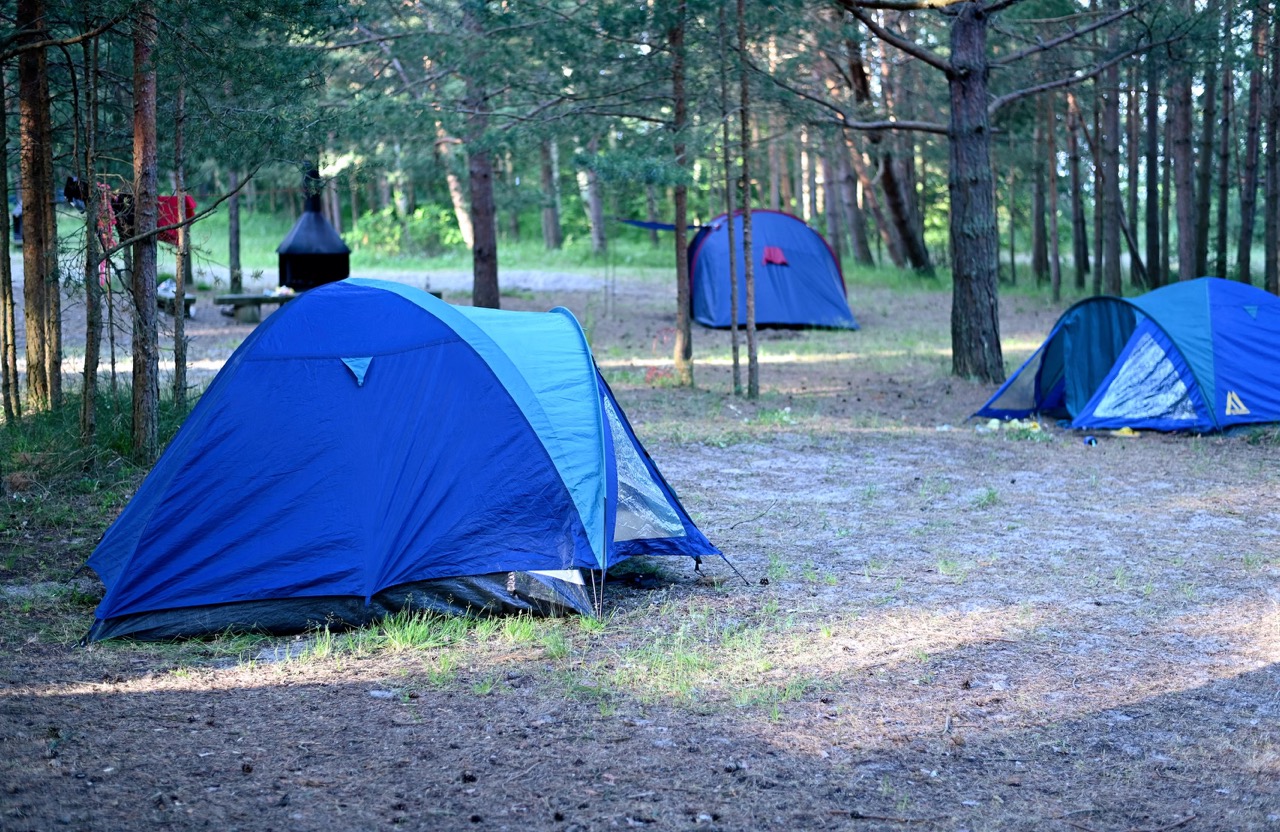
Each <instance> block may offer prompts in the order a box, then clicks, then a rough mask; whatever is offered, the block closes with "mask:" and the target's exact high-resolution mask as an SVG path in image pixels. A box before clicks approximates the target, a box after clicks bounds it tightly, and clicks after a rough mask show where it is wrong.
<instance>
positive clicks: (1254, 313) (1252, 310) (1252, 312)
mask: <svg viewBox="0 0 1280 832" xmlns="http://www.w3.org/2000/svg"><path fill="white" fill-rule="evenodd" d="M1244 311H1246V312H1248V313H1249V317H1250V318H1253V319H1254V320H1257V319H1258V307H1256V306H1246V307H1245V308H1244Z"/></svg>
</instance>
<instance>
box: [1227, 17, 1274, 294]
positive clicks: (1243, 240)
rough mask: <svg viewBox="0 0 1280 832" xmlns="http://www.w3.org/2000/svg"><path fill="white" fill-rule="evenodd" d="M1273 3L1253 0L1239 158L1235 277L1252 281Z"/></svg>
mask: <svg viewBox="0 0 1280 832" xmlns="http://www.w3.org/2000/svg"><path fill="white" fill-rule="evenodd" d="M1270 5H1271V4H1270V3H1268V2H1267V0H1254V4H1253V29H1252V38H1251V40H1252V43H1253V61H1252V64H1251V65H1250V68H1249V108H1248V110H1247V112H1246V115H1245V139H1244V158H1242V159H1241V160H1240V174H1241V176H1240V238H1239V244H1238V246H1237V248H1236V279H1237V280H1240V281H1241V282H1243V283H1252V282H1253V269H1252V259H1253V226H1254V222H1255V218H1256V213H1257V206H1258V133H1259V131H1260V130H1261V128H1262V87H1263V83H1264V81H1263V78H1264V76H1263V68H1264V67H1265V66H1266V63H1267V20H1268V19H1269V17H1268V9H1269V8H1270Z"/></svg>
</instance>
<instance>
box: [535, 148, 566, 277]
mask: <svg viewBox="0 0 1280 832" xmlns="http://www.w3.org/2000/svg"><path fill="white" fill-rule="evenodd" d="M539 151H540V153H541V156H542V166H541V167H542V244H543V246H545V247H546V249H547V251H555V250H557V249H559V248H560V247H561V246H562V245H564V235H563V233H562V232H561V230H560V187H559V182H558V181H557V177H556V166H555V155H556V154H555V140H554V139H551V140H549V141H545V142H543V143H542V144H541V145H540V146H539Z"/></svg>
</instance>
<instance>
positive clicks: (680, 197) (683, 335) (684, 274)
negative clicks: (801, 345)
mask: <svg viewBox="0 0 1280 832" xmlns="http://www.w3.org/2000/svg"><path fill="white" fill-rule="evenodd" d="M687 15H688V6H687V4H686V2H685V0H680V2H679V3H677V4H676V8H675V22H674V23H673V24H672V26H671V29H670V30H669V31H668V32H667V42H668V44H669V45H670V47H671V99H672V108H673V110H674V113H673V119H672V123H671V129H672V131H673V132H674V133H675V141H674V146H673V147H672V150H673V151H674V153H675V158H676V167H677V168H678V169H679V170H680V171H681V172H683V171H684V170H685V169H686V168H687V167H688V165H689V158H688V156H687V155H686V154H685V150H686V148H685V141H686V136H685V129H686V128H687V126H688V119H689V101H688V99H687V98H686V97H685V87H684V84H685V77H684V73H685V46H684V29H685V22H686V17H687ZM744 175H745V174H744ZM675 212H676V216H675V225H676V231H675V238H676V342H675V347H674V350H673V359H672V360H673V361H674V363H675V371H676V382H677V383H678V384H680V385H682V386H685V387H692V386H693V327H692V324H691V322H690V314H689V313H690V310H689V238H688V234H689V228H688V226H689V189H688V187H687V186H686V185H685V184H684V178H683V177H681V179H680V182H679V183H678V184H677V185H676V187H675Z"/></svg>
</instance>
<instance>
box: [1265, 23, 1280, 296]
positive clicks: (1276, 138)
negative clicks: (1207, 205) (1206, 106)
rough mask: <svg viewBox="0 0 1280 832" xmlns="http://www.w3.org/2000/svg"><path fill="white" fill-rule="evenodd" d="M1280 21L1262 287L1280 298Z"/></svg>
mask: <svg viewBox="0 0 1280 832" xmlns="http://www.w3.org/2000/svg"><path fill="white" fill-rule="evenodd" d="M1277 47H1280V18H1276V19H1274V20H1273V22H1272V27H1271V114H1270V115H1269V116H1268V118H1267V208H1266V213H1265V214H1264V215H1263V223H1264V225H1263V232H1264V236H1263V241H1264V242H1263V248H1264V250H1265V251H1266V255H1265V259H1264V261H1263V273H1262V285H1263V286H1264V287H1265V288H1266V290H1267V291H1268V292H1270V293H1271V294H1273V295H1280V146H1277V145H1278V144H1280V51H1278V49H1277Z"/></svg>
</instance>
